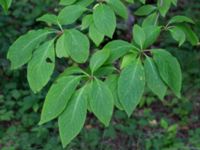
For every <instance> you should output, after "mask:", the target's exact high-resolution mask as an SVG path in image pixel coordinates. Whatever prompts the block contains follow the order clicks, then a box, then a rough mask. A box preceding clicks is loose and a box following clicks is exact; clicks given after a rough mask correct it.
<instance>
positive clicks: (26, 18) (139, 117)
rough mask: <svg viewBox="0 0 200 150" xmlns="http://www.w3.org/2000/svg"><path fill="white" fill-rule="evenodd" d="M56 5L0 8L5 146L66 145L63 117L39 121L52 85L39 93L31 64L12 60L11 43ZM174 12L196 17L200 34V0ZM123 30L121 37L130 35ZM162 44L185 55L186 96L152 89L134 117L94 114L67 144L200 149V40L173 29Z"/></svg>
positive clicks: (31, 149)
mask: <svg viewBox="0 0 200 150" xmlns="http://www.w3.org/2000/svg"><path fill="white" fill-rule="evenodd" d="M56 8H58V1H52V0H20V1H19V0H14V2H13V4H12V7H11V8H10V10H9V12H8V14H7V15H5V14H4V13H3V11H0V150H62V147H61V143H60V139H59V136H58V126H57V122H56V121H52V122H50V123H48V124H46V125H43V126H38V125H37V124H38V121H39V119H40V112H41V107H42V104H43V102H44V97H45V94H46V92H47V90H48V87H47V88H45V89H44V90H43V91H42V92H41V93H39V94H33V93H32V92H31V90H30V88H29V86H28V84H27V78H26V67H23V68H21V69H20V70H17V71H11V70H10V69H9V62H8V61H7V60H6V53H7V51H8V47H9V45H11V43H13V42H14V40H16V38H17V37H19V36H20V35H22V34H23V33H26V32H27V31H28V30H29V29H37V28H40V27H44V26H45V25H44V24H43V23H38V22H36V21H35V20H36V18H37V17H39V16H41V15H42V14H44V13H45V12H57V11H58V10H57V9H56ZM174 15H186V16H188V17H191V18H192V19H193V20H195V22H196V26H195V27H194V28H193V29H194V30H195V32H196V33H197V35H198V36H199V37H200V0H189V1H188V0H179V3H178V7H177V8H172V9H171V11H170V13H169V15H168V16H167V17H166V20H167V19H169V18H170V17H171V16H174ZM136 19H137V18H136ZM166 20H163V22H165V21H166ZM122 30H123V29H122ZM124 31H127V30H126V29H124ZM128 32H129V31H127V32H125V34H130V33H128ZM117 33H118V34H117V35H116V38H119V39H120V38H124V36H126V35H124V32H123V35H122V34H121V33H122V32H117ZM157 45H158V46H159V47H162V48H165V49H167V50H169V51H171V52H172V53H173V54H174V55H175V56H176V57H177V58H178V59H179V61H180V63H181V66H182V70H183V76H184V79H183V97H182V98H181V99H177V98H176V97H174V96H173V94H172V93H171V92H168V94H167V96H166V98H165V100H164V101H160V100H158V99H157V98H156V97H155V96H154V95H152V94H151V93H150V92H148V90H147V92H146V95H145V96H144V97H143V99H142V101H141V103H140V105H139V107H138V108H137V110H136V111H135V112H134V114H133V115H132V117H131V118H127V116H126V114H125V113H124V112H121V111H118V110H116V111H115V113H114V117H113V119H112V122H111V124H110V126H109V127H108V128H104V127H103V126H102V125H101V124H100V123H99V122H98V121H97V119H95V118H94V117H93V116H92V115H88V116H89V117H88V119H87V122H86V124H85V127H84V129H83V130H82V132H81V134H80V135H79V136H78V137H77V138H76V139H75V140H73V142H72V143H71V144H70V145H69V147H68V148H66V150H200V46H197V47H192V46H191V45H190V44H189V43H186V44H184V45H183V46H182V47H180V48H178V47H177V43H176V42H175V41H174V40H172V38H171V37H170V35H168V34H163V35H162V36H161V37H160V38H159V41H158V43H157ZM60 65H61V64H60Z"/></svg>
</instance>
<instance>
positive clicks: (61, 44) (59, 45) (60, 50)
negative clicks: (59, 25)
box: [56, 32, 69, 58]
mask: <svg viewBox="0 0 200 150" xmlns="http://www.w3.org/2000/svg"><path fill="white" fill-rule="evenodd" d="M65 34H67V33H66V32H64V33H63V34H62V35H61V36H60V37H59V38H58V40H57V42H56V55H57V57H58V58H62V57H68V56H69V54H68V53H69V52H68V51H67V48H66V47H67V46H66V43H67V42H66V39H65Z"/></svg>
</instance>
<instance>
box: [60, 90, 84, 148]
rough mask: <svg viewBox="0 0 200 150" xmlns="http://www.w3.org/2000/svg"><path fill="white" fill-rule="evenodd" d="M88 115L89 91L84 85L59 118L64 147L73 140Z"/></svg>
mask: <svg viewBox="0 0 200 150" xmlns="http://www.w3.org/2000/svg"><path fill="white" fill-rule="evenodd" d="M86 115H87V93H86V88H85V87H83V88H81V89H80V90H79V91H77V92H76V93H75V94H74V96H73V97H72V98H71V100H70V101H69V104H68V105H67V107H66V108H65V111H64V112H63V113H62V114H61V115H60V117H59V119H58V126H59V133H60V137H61V141H62V145H63V147H66V146H67V145H68V144H69V143H70V142H71V140H73V139H74V138H75V137H76V136H77V135H78V134H79V132H80V131H81V129H82V128H83V126H84V123H85V119H86Z"/></svg>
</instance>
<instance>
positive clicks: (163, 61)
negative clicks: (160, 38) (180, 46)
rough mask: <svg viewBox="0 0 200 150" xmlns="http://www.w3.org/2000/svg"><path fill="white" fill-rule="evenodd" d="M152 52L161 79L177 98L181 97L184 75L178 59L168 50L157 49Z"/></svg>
mask: <svg viewBox="0 0 200 150" xmlns="http://www.w3.org/2000/svg"><path fill="white" fill-rule="evenodd" d="M152 52H153V59H154V60H155V63H156V65H157V67H158V71H159V73H160V76H161V78H162V79H163V81H164V82H165V83H166V84H167V85H168V86H169V87H170V88H171V89H172V91H173V92H174V93H175V94H176V96H177V97H180V96H181V85H182V74H181V67H180V64H179V63H178V61H177V59H176V58H175V57H173V56H172V55H171V54H170V53H169V52H167V51H166V50H160V49H155V50H153V51H152Z"/></svg>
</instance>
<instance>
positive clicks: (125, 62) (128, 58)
mask: <svg viewBox="0 0 200 150" xmlns="http://www.w3.org/2000/svg"><path fill="white" fill-rule="evenodd" d="M137 55H138V52H135V53H131V54H127V55H125V56H124V57H123V59H122V62H121V65H120V68H121V69H123V68H125V67H127V66H128V65H129V64H131V63H132V62H133V61H134V60H135V58H136V57H137Z"/></svg>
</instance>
